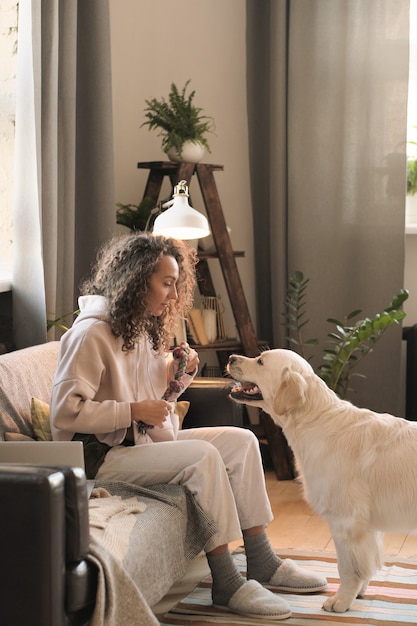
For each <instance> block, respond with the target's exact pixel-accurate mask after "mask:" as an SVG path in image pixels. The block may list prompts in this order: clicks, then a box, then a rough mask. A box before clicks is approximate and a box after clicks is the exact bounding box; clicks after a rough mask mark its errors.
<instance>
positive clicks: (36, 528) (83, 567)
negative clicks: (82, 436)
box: [0, 464, 97, 626]
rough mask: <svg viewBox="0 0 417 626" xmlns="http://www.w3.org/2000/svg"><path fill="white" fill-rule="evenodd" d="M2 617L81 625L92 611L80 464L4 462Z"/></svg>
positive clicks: (10, 625) (41, 625)
mask: <svg viewBox="0 0 417 626" xmlns="http://www.w3.org/2000/svg"><path fill="white" fill-rule="evenodd" d="M0 502H1V511H0V536H1V541H2V559H1V566H0V607H1V608H0V612H1V623H3V624H7V626H64V625H65V626H81V625H84V624H87V623H88V620H89V618H90V617H91V615H92V612H93V609H94V605H95V598H96V590H97V568H96V567H95V566H94V565H93V564H92V563H90V562H89V561H88V560H87V559H86V557H87V554H88V546H89V525H88V497H87V485H86V478H85V474H84V472H83V471H82V470H81V469H79V468H69V467H57V468H54V467H43V466H32V465H24V464H22V465H17V464H0Z"/></svg>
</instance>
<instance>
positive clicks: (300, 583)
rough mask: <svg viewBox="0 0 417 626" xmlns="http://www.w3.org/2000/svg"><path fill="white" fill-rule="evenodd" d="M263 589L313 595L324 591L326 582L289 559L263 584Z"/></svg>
mask: <svg viewBox="0 0 417 626" xmlns="http://www.w3.org/2000/svg"><path fill="white" fill-rule="evenodd" d="M264 587H266V588H267V589H275V590H276V591H290V592H292V593H313V592H315V591H324V589H326V587H327V580H326V579H325V577H324V576H321V575H320V574H316V573H315V572H309V571H307V570H305V569H303V568H302V567H300V566H299V565H297V563H294V561H292V560H291V559H284V561H282V563H281V565H280V566H279V567H278V569H277V571H276V572H275V574H274V575H273V576H272V578H271V580H270V581H269V582H267V583H264Z"/></svg>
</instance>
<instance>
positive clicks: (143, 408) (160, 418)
mask: <svg viewBox="0 0 417 626" xmlns="http://www.w3.org/2000/svg"><path fill="white" fill-rule="evenodd" d="M170 410H171V404H170V403H169V402H166V401H165V400H142V402H131V403H130V415H131V419H132V422H143V423H144V424H148V426H157V427H158V428H162V427H163V425H164V422H165V420H166V418H167V417H168V415H169V412H170Z"/></svg>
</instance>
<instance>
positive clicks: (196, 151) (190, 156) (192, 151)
mask: <svg viewBox="0 0 417 626" xmlns="http://www.w3.org/2000/svg"><path fill="white" fill-rule="evenodd" d="M204 154H205V148H204V146H203V145H202V144H201V143H196V142H194V141H185V142H184V143H183V146H182V150H181V155H179V154H178V152H177V150H176V148H170V149H169V150H168V152H167V156H168V158H169V160H170V161H175V162H176V163H199V162H200V161H201V159H202V158H203V156H204Z"/></svg>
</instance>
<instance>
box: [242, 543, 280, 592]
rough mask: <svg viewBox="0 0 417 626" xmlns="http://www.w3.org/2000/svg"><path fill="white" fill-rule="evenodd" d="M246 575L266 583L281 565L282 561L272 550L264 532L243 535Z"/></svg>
mask: <svg viewBox="0 0 417 626" xmlns="http://www.w3.org/2000/svg"><path fill="white" fill-rule="evenodd" d="M243 541H244V544H245V552H246V560H247V577H248V580H249V579H250V578H254V579H255V580H257V581H258V582H260V583H267V582H269V581H270V580H271V578H272V576H273V575H274V574H275V572H276V571H277V569H278V567H279V566H280V565H281V563H282V561H281V559H280V558H279V556H277V555H276V554H275V552H274V551H273V549H272V547H271V544H270V543H269V539H268V535H267V534H266V533H265V532H264V533H261V534H260V535H254V536H253V537H244V538H243Z"/></svg>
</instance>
